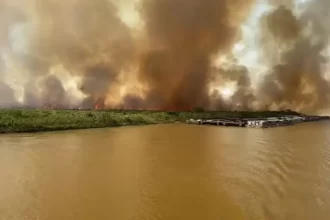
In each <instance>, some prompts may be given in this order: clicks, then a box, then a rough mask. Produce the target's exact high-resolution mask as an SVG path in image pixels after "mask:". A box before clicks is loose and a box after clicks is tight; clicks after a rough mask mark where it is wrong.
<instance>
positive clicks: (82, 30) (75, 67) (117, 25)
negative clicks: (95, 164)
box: [0, 0, 330, 112]
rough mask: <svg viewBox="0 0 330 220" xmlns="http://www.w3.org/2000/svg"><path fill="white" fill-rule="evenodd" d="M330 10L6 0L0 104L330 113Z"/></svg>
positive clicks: (320, 4) (293, 1)
mask: <svg viewBox="0 0 330 220" xmlns="http://www.w3.org/2000/svg"><path fill="white" fill-rule="evenodd" d="M131 5H134V7H131ZM329 6H330V1H328V0H305V1H302V0H287V1H274V0H222V1H219V0H190V1H186V0H176V1H172V0H157V1H155V0H122V1H115V0H95V1H90V0H68V1H55V0H23V1H18V0H1V1H0V48H1V53H0V107H1V108H17V107H31V108H47V109H55V108H56V109H60V108H65V109H69V108H77V109H78V108H79V109H104V108H122V109H149V110H180V111H181V110H191V109H193V108H195V107H203V108H204V109H210V110H219V109H221V110H224V109H225V110H283V109H292V110H298V111H306V112H317V111H319V110H327V109H328V108H329V106H328V103H329V99H330V97H329V95H328V94H329V91H330V84H329V81H328V80H329V79H330V78H329V70H330V62H329V56H330V46H329V33H330V28H329V25H328V23H329V21H330V15H329V13H328V10H327V9H328V8H329Z"/></svg>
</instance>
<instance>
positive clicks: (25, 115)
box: [0, 109, 299, 133]
mask: <svg viewBox="0 0 330 220" xmlns="http://www.w3.org/2000/svg"><path fill="white" fill-rule="evenodd" d="M288 114H290V115H292V114H296V115H299V113H296V112H290V113H288V112H287V111H257V112H251V111H203V110H193V111H184V112H174V111H139V110H51V109H49V110H48V109H45V110H44V109H0V133H18V132H40V131H56V130H73V129H87V128H105V127H117V126H125V125H148V124H166V123H175V122H184V121H186V120H188V119H191V118H195V119H196V118H198V119H213V118H260V117H279V116H285V115H288Z"/></svg>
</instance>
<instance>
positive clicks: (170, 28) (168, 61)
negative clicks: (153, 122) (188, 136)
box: [139, 0, 251, 109]
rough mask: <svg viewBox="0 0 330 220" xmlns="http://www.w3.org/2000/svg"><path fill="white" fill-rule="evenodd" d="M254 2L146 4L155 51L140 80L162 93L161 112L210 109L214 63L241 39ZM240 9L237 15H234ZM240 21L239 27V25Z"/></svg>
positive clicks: (215, 0) (147, 58)
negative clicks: (241, 26) (243, 23)
mask: <svg viewBox="0 0 330 220" xmlns="http://www.w3.org/2000/svg"><path fill="white" fill-rule="evenodd" d="M250 3H251V1H246V0H244V1H243V0H236V1H232V0H231V1H230V0H223V1H218V0H203V1H201V0H192V1H189V2H188V1H184V0H178V1H170V0H158V1H154V0H144V1H143V4H142V15H143V18H144V21H145V23H146V31H147V34H148V40H149V41H151V43H152V44H153V45H152V46H153V47H154V48H155V49H151V51H149V52H147V53H146V54H145V55H144V56H143V59H142V62H141V64H140V72H139V77H140V79H141V80H142V82H144V83H147V84H148V85H149V86H150V91H149V92H150V94H152V96H154V95H155V94H156V96H157V98H158V100H159V103H157V106H158V108H163V109H164V108H165V109H191V108H193V107H195V106H208V105H209V97H208V96H209V95H208V83H209V82H210V78H211V69H210V62H211V58H212V56H213V55H214V54H215V53H217V52H219V51H220V52H222V53H224V54H225V53H227V52H228V51H229V50H230V49H231V47H232V45H233V44H234V43H235V41H236V40H237V37H238V34H239V28H238V27H239V26H238V25H239V23H240V19H241V17H240V16H242V14H243V17H244V15H246V12H247V11H248V7H249V6H250ZM233 9H235V11H233ZM236 22H238V23H236Z"/></svg>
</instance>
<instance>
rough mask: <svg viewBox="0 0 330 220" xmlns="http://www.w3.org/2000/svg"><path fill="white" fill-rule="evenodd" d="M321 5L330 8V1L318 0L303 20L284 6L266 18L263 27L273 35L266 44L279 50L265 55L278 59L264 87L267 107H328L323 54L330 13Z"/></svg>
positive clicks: (313, 109)
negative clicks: (321, 7)
mask: <svg viewBox="0 0 330 220" xmlns="http://www.w3.org/2000/svg"><path fill="white" fill-rule="evenodd" d="M320 6H323V7H328V6H330V2H329V1H323V0H314V1H312V2H311V3H310V5H309V6H308V7H307V9H306V10H305V11H304V13H303V14H302V15H301V16H299V17H297V16H295V15H294V14H293V13H292V11H291V10H290V9H288V8H285V7H283V6H280V7H278V8H277V9H275V10H274V11H272V12H270V13H269V14H267V15H265V17H264V20H263V26H262V27H263V30H264V31H265V33H264V34H265V35H266V34H268V36H270V37H267V38H266V39H265V41H275V42H276V43H275V45H276V46H277V48H272V49H273V51H265V53H264V54H265V55H267V54H270V55H274V54H275V55H276V56H277V57H278V63H275V64H274V67H273V68H272V70H271V71H270V72H269V73H268V75H267V76H266V77H265V78H264V80H263V85H262V86H261V87H260V93H262V94H263V95H262V96H263V97H261V102H262V103H263V104H264V105H265V106H266V108H271V107H272V106H273V107H275V108H276V109H289V108H290V109H297V110H303V111H315V110H317V109H324V108H327V107H328V102H329V95H328V94H329V92H330V84H329V82H328V81H327V80H325V78H324V69H323V65H324V64H326V63H327V62H328V60H327V59H326V57H325V56H322V51H323V50H324V49H325V48H326V46H327V45H328V40H329V35H328V33H329V28H328V27H327V26H322V23H324V22H326V20H322V19H324V18H327V11H325V10H319V9H320ZM328 18H329V16H328ZM328 21H329V20H328ZM326 28H328V29H326ZM304 30H305V31H306V30H307V31H309V32H310V33H309V34H306V32H305V33H304V32H303V31H304ZM264 48H267V46H266V47H264ZM268 49H269V48H268ZM266 50H267V49H266ZM269 58H271V59H274V56H269Z"/></svg>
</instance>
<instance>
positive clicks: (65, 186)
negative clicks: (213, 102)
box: [0, 122, 330, 220]
mask: <svg viewBox="0 0 330 220" xmlns="http://www.w3.org/2000/svg"><path fill="white" fill-rule="evenodd" d="M329 134H330V123H329V122H317V123H305V124H300V125H296V126H289V127H280V128H271V129H253V128H252V129H249V128H230V127H212V126H197V125H181V124H176V125H151V126H132V127H121V128H108V129H92V130H79V131H61V132H50V133H39V134H10V135H0V220H220V219H230V220H231V219H235V220H239V219H267V220H268V219H275V220H281V219H288V220H295V219H297V220H305V219H308V220H309V219H310V220H323V219H324V220H329V219H330V208H329V207H330V136H329Z"/></svg>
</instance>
